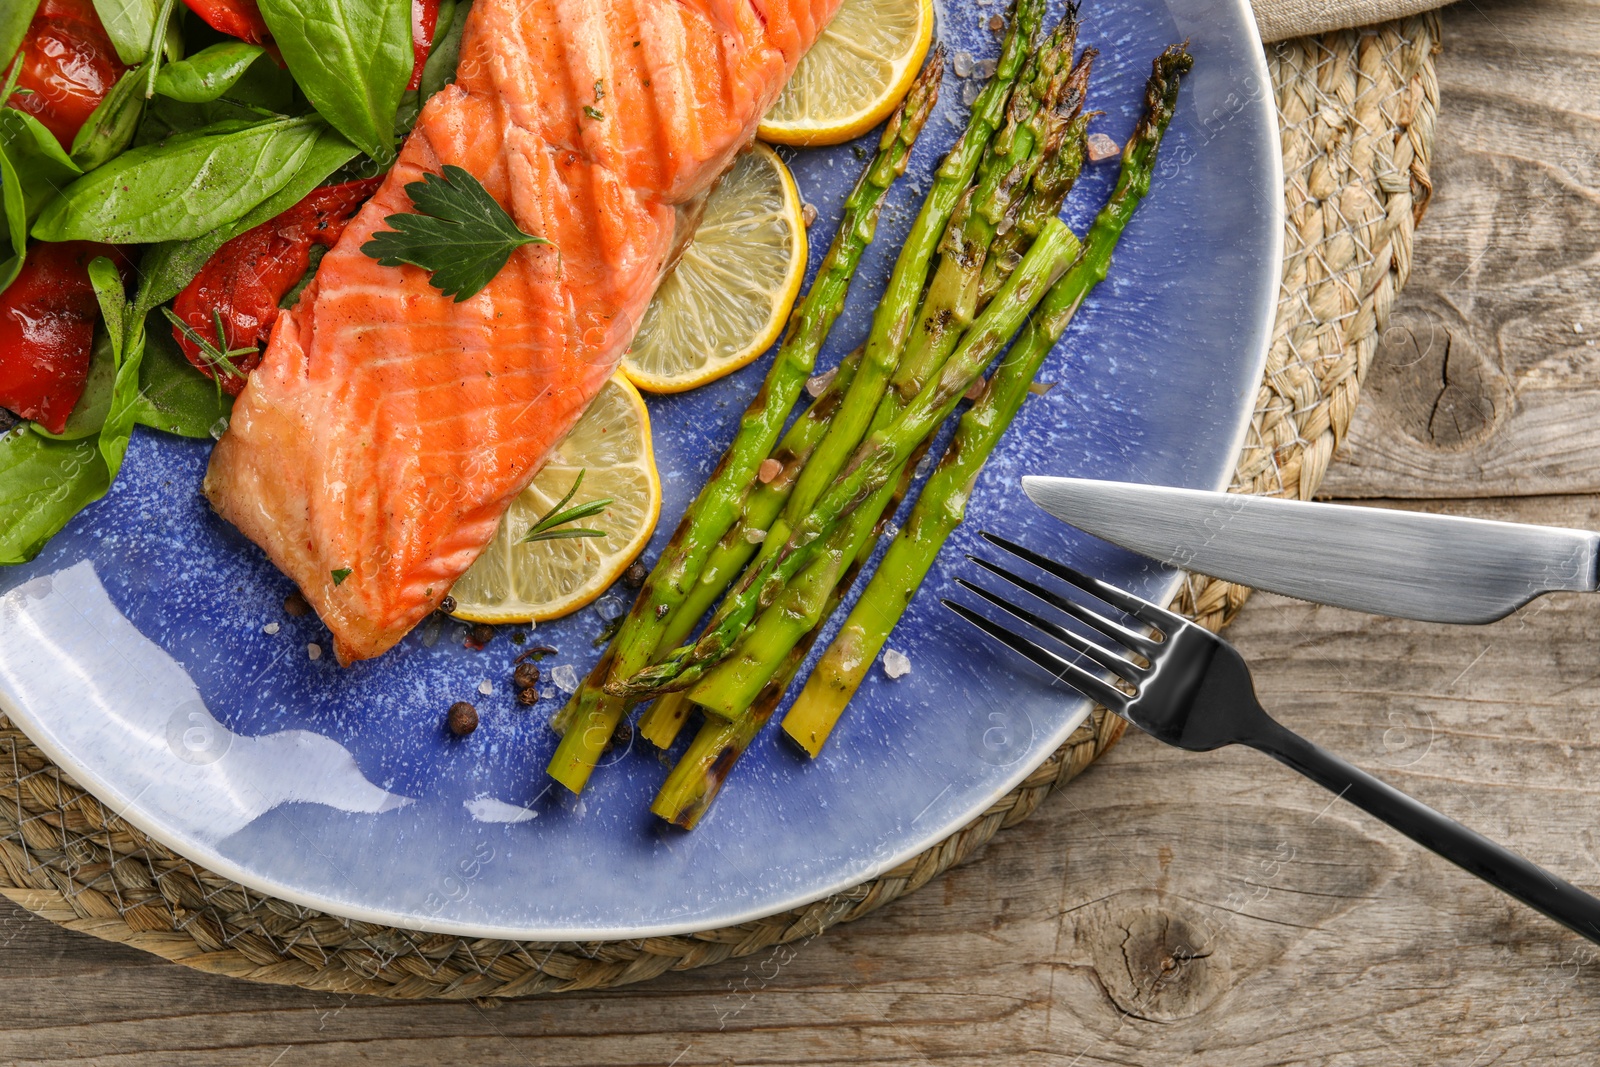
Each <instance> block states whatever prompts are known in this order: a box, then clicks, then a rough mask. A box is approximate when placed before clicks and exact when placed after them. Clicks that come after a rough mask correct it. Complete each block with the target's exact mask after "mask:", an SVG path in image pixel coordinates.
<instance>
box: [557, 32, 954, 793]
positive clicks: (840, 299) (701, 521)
mask: <svg viewBox="0 0 1600 1067" xmlns="http://www.w3.org/2000/svg"><path fill="white" fill-rule="evenodd" d="M943 73H944V52H943V49H942V48H938V47H936V48H935V49H934V51H933V55H932V57H931V58H930V60H929V62H928V64H927V66H925V67H924V68H923V70H922V72H921V73H920V74H919V75H918V76H917V79H916V81H915V82H913V83H912V86H911V89H910V91H909V92H908V93H907V95H906V98H905V100H904V101H903V102H902V103H901V105H900V108H899V109H898V110H897V111H896V112H895V114H894V115H893V116H892V117H891V118H890V119H889V122H888V125H887V127H886V128H885V129H884V132H883V137H882V139H881V140H880V141H879V144H878V151H877V154H876V155H875V156H874V157H873V159H872V162H871V163H870V164H869V165H868V167H867V169H866V171H865V172H864V173H863V174H862V176H861V178H860V180H859V181H857V183H856V187H855V189H854V190H852V192H851V194H850V196H849V198H848V199H847V200H846V201H845V211H844V219H843V220H842V221H841V223H840V225H839V232H838V234H837V235H836V236H835V237H834V241H833V245H832V246H831V247H830V248H829V249H828V255H827V257H826V258H825V259H824V260H823V264H822V269H821V270H820V271H819V272H818V274H817V279H816V281H815V282H813V283H812V285H811V291H810V292H808V293H807V294H806V297H805V299H804V300H802V301H801V303H800V306H799V307H798V308H797V309H796V310H795V312H794V314H793V315H792V316H791V317H790V319H789V326H788V330H787V331H786V333H785V336H784V342H783V345H782V347H781V348H780V349H779V351H778V355H777V357H776V359H774V361H773V365H772V369H771V370H770V371H768V373H767V378H766V381H765V382H763V383H762V386H761V389H760V391H759V392H758V393H757V394H756V397H755V399H754V400H752V401H751V403H750V407H749V409H748V410H746V412H745V414H744V417H743V418H742V419H741V420H740V423H739V428H738V430H737V431H736V432H735V436H734V440H733V444H732V445H730V446H729V448H728V451H727V452H726V453H725V454H724V455H723V457H722V462H721V463H719V464H718V466H717V469H716V471H715V472H714V473H713V474H712V476H711V479H710V481H708V482H707V483H706V485H705V487H704V488H703V489H701V490H700V495H699V496H698V497H697V498H696V499H695V502H694V504H693V505H691V506H690V508H689V510H688V511H687V512H685V514H684V517H683V521H682V522H681V523H680V524H679V526H678V529H677V531H676V532H675V533H674V534H673V537H672V540H671V542H670V543H669V544H668V545H667V549H666V551H665V552H663V553H662V556H661V559H660V560H659V561H658V562H657V564H656V566H655V569H654V570H653V571H652V573H651V575H650V577H649V578H648V579H647V580H646V582H645V585H644V588H643V589H642V590H640V593H639V598H638V600H637V601H635V602H634V605H633V610H632V611H630V612H629V613H628V617H627V619H625V620H624V622H623V625H622V627H621V629H620V630H619V632H618V634H617V637H616V639H615V640H614V641H613V642H612V645H611V647H610V649H608V650H607V651H606V654H605V655H603V656H602V657H601V658H600V662H599V663H597V664H596V665H595V668H594V670H593V671H591V672H590V674H589V678H588V680H587V681H586V682H585V683H584V685H583V686H581V687H580V688H579V690H578V692H576V693H574V694H573V696H572V700H571V701H570V702H569V705H570V710H568V711H567V712H565V713H564V718H565V721H566V722H567V730H566V733H565V734H563V735H562V738H561V743H560V744H559V745H558V746H557V748H556V752H555V755H553V756H552V757H551V759H550V764H549V766H548V768H547V770H548V772H549V774H550V776H551V777H552V778H554V779H555V780H556V781H558V782H560V783H561V784H562V785H564V786H566V787H567V788H568V789H570V790H572V791H573V792H574V793H576V792H579V791H581V790H582V789H583V786H584V784H585V783H586V782H587V781H588V779H589V774H590V772H591V771H593V770H594V765H595V762H596V761H597V760H598V759H599V757H600V754H601V752H602V751H604V749H605V745H606V743H607V742H608V741H610V739H611V734H612V732H613V731H614V730H615V729H616V726H617V723H618V722H620V721H621V719H622V716H623V713H624V710H625V705H624V703H623V702H622V701H619V700H616V699H615V698H614V696H610V697H608V696H607V695H606V694H605V693H604V692H603V691H602V690H601V683H603V682H604V681H605V679H606V678H607V677H608V676H610V675H611V674H613V673H615V674H616V675H617V676H619V677H627V676H628V675H629V674H631V673H633V672H634V671H637V670H638V669H639V668H641V667H644V666H645V665H646V664H648V663H649V662H650V660H651V657H652V655H653V654H654V652H655V651H656V647H657V641H658V638H659V636H660V633H661V630H662V627H663V623H664V622H665V620H666V618H667V616H668V615H669V614H670V613H671V612H672V609H673V608H674V607H676V606H678V605H679V604H681V603H682V601H683V599H684V597H685V596H686V595H687V593H688V591H689V589H690V588H691V586H692V585H693V583H694V582H695V581H696V580H697V579H698V577H699V575H700V569H701V567H702V565H703V564H704V562H705V559H706V557H707V556H708V555H709V554H710V552H711V549H712V547H713V546H714V545H715V544H716V543H717V541H718V539H720V538H721V537H722V535H723V534H725V533H726V532H727V531H728V528H729V527H731V526H732V525H733V523H734V521H735V520H736V519H737V517H738V514H739V505H740V502H741V500H742V499H743V497H744V492H745V488H746V487H747V486H748V485H750V484H751V482H753V481H754V480H755V477H756V471H757V469H758V468H759V467H760V466H761V463H762V461H764V460H765V459H766V458H767V455H768V453H769V452H771V450H772V446H773V444H774V443H775V442H776V441H777V439H778V433H779V431H780V430H782V428H783V424H784V422H786V421H787V419H788V416H789V412H790V410H791V409H792V408H793V406H794V402H795V400H796V398H797V397H798V396H799V394H800V390H801V387H802V386H803V385H804V384H805V381H806V379H807V378H808V377H810V375H811V370H812V367H813V366H814V365H815V362H816V357H817V351H818V350H819V349H820V348H821V347H822V342H823V340H824V339H825V338H826V337H827V335H828V331H829V330H830V329H831V328H832V327H833V321H834V319H836V318H837V317H838V315H839V312H840V310H841V309H842V308H843V306H844V298H845V294H846V293H847V292H848V291H849V287H850V280H851V278H852V277H853V276H854V274H855V269H856V265H857V264H858V263H859V262H860V261H861V253H862V252H863V251H864V250H865V248H866V246H867V245H868V244H869V243H871V241H872V237H873V233H874V230H875V228H876V226H877V217H878V209H879V208H880V207H881V206H882V204H883V197H884V194H885V193H887V192H888V189H889V186H890V185H892V184H893V183H894V181H895V179H896V178H898V177H899V176H900V175H901V174H902V173H903V172H904V171H905V165H906V160H907V158H908V157H909V156H910V154H911V146H912V144H913V143H914V142H915V141H916V139H917V135H918V134H919V133H921V131H922V127H923V124H924V123H925V122H926V121H927V118H928V115H929V114H930V113H931V112H932V110H933V105H934V103H935V102H936V101H937V100H938V96H939V83H940V79H941V78H942V76H943Z"/></svg>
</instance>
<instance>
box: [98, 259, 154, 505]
mask: <svg viewBox="0 0 1600 1067" xmlns="http://www.w3.org/2000/svg"><path fill="white" fill-rule="evenodd" d="M89 282H90V284H91V285H93V286H94V295H95V299H96V300H98V301H99V302H100V314H101V316H103V317H104V319H105V326H106V335H107V336H108V337H110V339H111V356H112V360H113V362H114V363H115V364H116V368H117V373H116V378H115V380H114V382H113V383H112V386H111V403H110V405H109V407H108V409H107V411H106V421H105V424H104V425H103V426H101V427H100V439H99V440H100V458H101V459H102V460H104V461H105V465H106V471H107V473H108V474H109V475H110V477H111V479H112V480H113V481H114V480H116V477H117V472H118V471H120V470H122V457H123V456H124V455H126V454H127V451H128V438H129V437H130V436H131V435H132V434H133V421H134V411H135V408H136V407H137V404H138V400H139V363H140V361H141V360H142V359H143V357H144V340H145V337H144V319H143V318H141V317H139V316H136V315H132V314H129V311H130V309H129V307H128V297H127V294H126V293H125V292H124V290H123V288H122V275H121V273H119V272H118V270H117V266H116V264H115V263H112V262H111V261H110V260H109V259H107V258H106V257H105V256H96V257H95V258H94V259H91V260H90V261H89Z"/></svg>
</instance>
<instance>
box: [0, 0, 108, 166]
mask: <svg viewBox="0 0 1600 1067" xmlns="http://www.w3.org/2000/svg"><path fill="white" fill-rule="evenodd" d="M21 62H22V66H21V69H19V70H18V72H17V89H18V90H23V91H19V92H15V93H13V94H12V95H11V100H10V104H11V106H12V107H14V108H17V109H19V110H22V111H26V112H27V113H28V114H30V115H32V116H33V117H34V118H36V119H38V120H39V121H40V122H41V123H43V124H44V126H45V128H46V129H48V130H49V131H50V132H51V133H53V134H55V135H56V140H58V141H60V142H61V145H62V147H63V148H70V147H71V146H72V139H73V138H74V137H76V136H77V135H78V129H79V128H80V127H81V126H82V125H83V124H84V122H85V121H87V120H88V118H89V116H90V114H92V113H93V112H94V109H95V108H96V107H98V106H99V104H100V101H101V100H104V99H105V95H106V94H107V93H109V92H110V91H111V87H112V86H113V85H115V84H116V82H117V79H118V78H120V77H122V74H123V72H124V71H126V70H127V69H128V68H127V66H125V65H124V64H123V62H122V60H120V59H118V58H117V50H116V49H115V48H113V47H112V45H111V38H109V37H107V36H106V31H105V28H104V27H103V26H101V25H100V16H98V15H96V14H95V11H94V4H93V3H92V0H43V3H41V4H40V5H39V10H38V11H37V12H36V13H35V14H34V16H33V22H31V23H30V24H29V25H28V35H27V36H26V37H25V38H23V42H22V52H21Z"/></svg>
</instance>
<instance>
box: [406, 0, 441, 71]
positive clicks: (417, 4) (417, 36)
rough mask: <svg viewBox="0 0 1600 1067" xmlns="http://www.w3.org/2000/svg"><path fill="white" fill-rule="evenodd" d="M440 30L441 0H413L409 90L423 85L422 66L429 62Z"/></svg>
mask: <svg viewBox="0 0 1600 1067" xmlns="http://www.w3.org/2000/svg"><path fill="white" fill-rule="evenodd" d="M438 29H439V0H411V55H412V57H413V60H414V63H415V65H414V66H413V67H412V68H411V81H410V83H409V84H408V85H407V86H406V88H407V89H415V88H416V87H417V86H419V85H421V84H422V65H423V64H424V63H426V62H427V61H428V50H429V49H431V48H432V47H433V35H434V33H435V32H436V31H437V30H438Z"/></svg>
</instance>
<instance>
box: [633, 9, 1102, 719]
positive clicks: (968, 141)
mask: <svg viewBox="0 0 1600 1067" xmlns="http://www.w3.org/2000/svg"><path fill="white" fill-rule="evenodd" d="M1045 6H1046V4H1045V0H1017V3H1016V6H1015V9H1014V10H1013V12H1012V18H1011V24H1010V26H1009V28H1008V29H1007V32H1006V38H1005V41H1004V43H1003V44H1002V45H1001V51H1000V58H999V60H998V62H997V64H996V66H995V73H994V75H993V77H991V78H990V79H989V82H988V84H987V85H985V86H984V88H983V91H982V92H981V93H980V94H979V95H978V98H977V100H975V101H974V102H973V105H972V111H971V115H970V118H969V120H968V123H967V128H966V129H965V130H964V131H963V132H962V135H961V137H960V139H959V140H958V141H957V142H956V144H955V146H954V147H953V148H951V150H950V152H949V154H948V155H946V156H945V159H944V161H943V163H941V164H940V167H939V169H938V170H937V171H936V172H935V173H934V178H933V183H932V186H931V188H930V189H929V190H928V195H927V197H926V198H925V199H924V200H923V204H922V208H921V210H920V211H919V212H918V214H917V218H916V220H915V221H914V222H913V223H912V226H911V231H910V233H909V234H907V236H906V241H905V244H904V245H903V246H902V248H901V250H900V255H899V257H898V259H897V260H896V262H895V266H894V270H893V272H892V273H891V274H890V276H889V283H888V285H887V287H886V288H885V290H884V295H883V298H882V299H881V301H880V302H879V304H878V309H877V311H876V312H875V313H874V315H873V321H872V328H871V331H870V333H869V335H868V338H867V343H866V346H865V352H866V357H865V358H866V360H867V361H868V362H869V363H870V364H872V365H874V366H877V367H879V368H881V367H883V366H884V365H889V366H892V365H893V363H894V361H895V360H896V359H897V358H898V356H899V352H900V350H901V348H902V347H903V346H904V344H905V340H906V335H907V333H908V331H909V330H910V328H911V324H912V323H913V321H915V319H914V316H913V310H914V309H915V307H916V302H917V299H918V297H919V296H920V295H921V293H922V289H923V285H924V283H925V282H926V281H927V277H928V272H929V267H930V262H931V260H932V258H933V255H934V252H935V251H936V250H937V249H938V248H939V246H940V244H941V243H942V241H943V240H944V239H945V234H946V228H947V224H948V223H949V222H950V220H951V218H952V215H953V214H954V213H955V212H956V210H957V208H958V207H959V206H960V205H961V203H962V200H963V197H964V194H965V192H966V191H967V189H968V187H969V183H971V182H972V180H973V177H974V175H975V174H976V173H977V172H978V169H979V166H980V164H982V163H983V162H984V161H985V160H986V159H987V158H988V156H989V155H990V154H991V153H990V152H989V146H990V143H991V140H992V139H993V138H994V136H995V131H996V130H997V129H998V128H999V127H1000V125H1001V123H1002V122H1003V121H1004V120H1006V118H1007V117H1008V115H1009V114H1010V112H1011V108H1010V106H1009V101H1010V100H1011V99H1012V98H1013V96H1014V95H1020V94H1014V93H1013V86H1014V85H1015V83H1016V82H1017V81H1018V79H1019V77H1021V76H1022V75H1023V74H1024V73H1025V72H1026V71H1027V70H1028V69H1030V68H1033V69H1034V70H1035V73H1036V67H1034V65H1032V64H1030V62H1029V59H1030V53H1031V51H1032V48H1033V39H1034V35H1035V34H1036V33H1037V32H1038V29H1039V25H1040V23H1041V21H1042V20H1043V16H1044V9H1045ZM1075 13H1076V6H1075V5H1074V6H1072V7H1071V8H1070V10H1069V15H1068V19H1069V20H1071V19H1073V18H1074V16H1075ZM1068 55H1069V58H1070V46H1069V50H1068ZM878 392H881V386H877V387H876V388H874V387H870V386H869V387H865V388H864V389H863V391H862V392H860V393H856V392H855V390H854V389H852V390H851V393H852V395H855V396H857V397H858V399H857V400H856V402H855V403H856V405H857V406H859V405H861V404H862V401H861V400H860V399H859V397H870V396H874V395H876V394H877V393H878ZM829 436H831V433H830V434H829ZM835 447H837V446H835ZM850 447H854V442H851V445H850ZM774 458H776V459H778V460H780V462H782V463H783V464H784V467H783V470H782V471H781V472H780V473H779V475H778V477H777V478H774V479H773V480H772V481H771V482H769V483H768V484H767V485H765V486H761V487H759V488H756V489H753V490H752V491H751V493H750V495H749V496H748V497H747V498H746V502H745V509H744V514H743V515H742V516H741V518H740V521H739V522H738V523H737V524H736V525H735V526H734V527H733V528H732V529H730V530H729V531H728V532H727V534H726V535H724V536H723V538H722V539H721V541H720V542H719V543H718V544H717V546H716V547H715V548H714V549H713V550H712V552H711V555H710V556H709V557H708V558H707V559H706V561H705V563H704V566H703V568H702V569H701V571H700V576H699V580H698V581H697V582H695V583H694V584H693V586H692V588H690V589H689V591H688V593H687V594H686V595H685V596H684V598H683V600H682V603H681V604H680V605H678V606H676V607H675V608H674V609H673V611H672V613H671V616H670V618H669V619H668V621H667V622H666V625H665V626H664V627H663V628H662V633H661V636H660V639H659V640H658V642H657V646H656V651H657V652H658V653H661V652H666V651H668V650H670V649H672V648H674V647H675V646H677V645H678V644H679V643H680V642H682V641H683V640H684V639H685V638H687V637H688V636H689V633H690V631H691V630H692V629H693V627H694V625H695V624H696V623H697V622H699V620H700V618H701V617H702V616H703V615H704V614H705V613H706V611H708V610H709V609H710V608H711V605H712V604H713V603H715V602H716V599H717V597H719V596H720V595H721V594H722V592H723V590H724V589H726V588H727V586H728V584H729V583H730V582H732V581H733V579H734V577H735V576H736V575H737V574H738V573H739V572H740V571H741V570H742V569H743V568H744V566H745V564H746V563H748V562H749V560H750V558H751V557H752V556H754V555H755V554H756V552H757V545H758V544H760V543H765V542H766V541H769V540H770V541H771V543H773V544H776V543H777V541H778V540H779V539H780V538H781V536H782V533H783V531H781V530H780V531H779V533H778V535H777V536H775V537H772V538H768V537H767V536H766V535H767V534H768V532H769V530H770V529H771V528H772V526H773V524H774V522H775V521H776V520H777V519H778V516H779V515H780V513H782V512H783V510H784V507H785V504H786V503H787V502H788V500H789V499H790V496H791V493H792V492H793V490H794V488H795V484H796V479H797V477H798V474H799V472H800V471H801V470H802V468H803V467H806V466H809V463H808V461H809V459H810V458H811V453H810V452H809V451H808V452H806V453H804V454H800V453H798V452H794V453H791V454H790V455H787V456H786V455H782V454H777V453H775V454H774ZM842 458H843V457H840V461H841V462H842ZM835 470H837V467H835ZM812 499H813V500H814V496H813V497H812ZM808 503H809V502H808ZM746 531H760V533H761V535H762V536H761V538H760V539H759V540H752V539H751V538H750V537H747V536H746ZM615 673H618V674H619V675H622V676H625V672H615ZM687 714H688V708H687V706H685V705H684V704H683V702H682V699H681V698H669V697H665V696H664V697H662V698H661V699H660V700H658V701H657V702H656V703H655V705H654V706H652V707H651V708H650V710H649V711H647V712H646V713H645V715H644V717H643V718H642V719H641V721H640V732H641V734H642V736H644V737H646V738H648V739H649V740H651V741H652V743H655V744H658V745H659V746H660V747H662V748H665V747H667V746H668V745H670V744H671V743H672V741H673V739H674V738H676V736H677V732H678V729H679V728H680V727H681V726H682V724H683V722H684V719H685V718H686V716H687Z"/></svg>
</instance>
